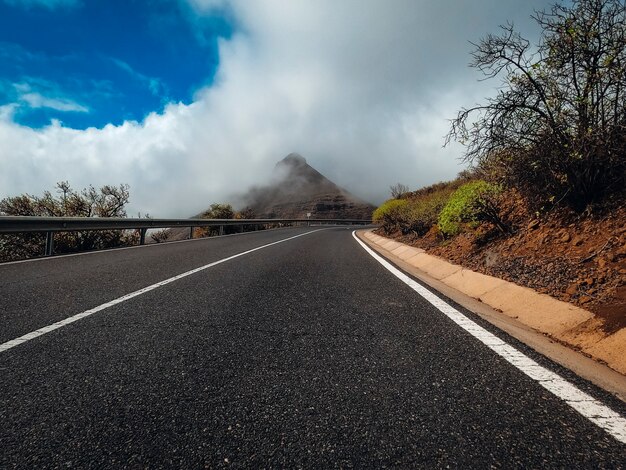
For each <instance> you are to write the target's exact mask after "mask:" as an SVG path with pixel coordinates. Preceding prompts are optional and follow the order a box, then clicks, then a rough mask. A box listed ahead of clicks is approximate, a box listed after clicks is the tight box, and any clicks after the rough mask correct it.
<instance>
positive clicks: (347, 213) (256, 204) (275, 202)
mask: <svg viewBox="0 0 626 470" xmlns="http://www.w3.org/2000/svg"><path fill="white" fill-rule="evenodd" d="M242 202H243V203H244V204H245V205H246V206H248V207H250V208H252V209H253V211H254V212H255V214H256V216H257V217H259V218H262V219H263V218H270V219H271V218H281V217H282V218H294V217H305V216H306V214H308V213H311V214H312V215H313V216H314V217H321V218H357V219H361V218H369V217H371V215H372V211H373V210H374V207H373V206H371V205H370V204H368V203H366V202H364V201H361V200H360V199H358V198H357V197H355V196H353V195H352V194H350V193H349V192H348V191H346V190H345V189H343V188H340V187H339V186H337V185H336V184H335V183H333V182H332V181H330V180H329V179H328V178H326V177H325V176H324V175H322V174H321V173H320V172H319V171H317V170H316V169H315V168H313V167H312V166H310V165H309V164H308V163H307V161H306V159H305V158H304V157H303V156H302V155H300V154H298V153H290V154H289V155H287V156H286V157H285V158H283V159H282V160H281V161H279V162H278V163H277V164H276V173H275V178H274V181H273V182H272V183H270V184H269V185H268V186H257V187H253V188H251V189H250V190H249V191H248V193H247V194H245V195H243V196H242Z"/></svg>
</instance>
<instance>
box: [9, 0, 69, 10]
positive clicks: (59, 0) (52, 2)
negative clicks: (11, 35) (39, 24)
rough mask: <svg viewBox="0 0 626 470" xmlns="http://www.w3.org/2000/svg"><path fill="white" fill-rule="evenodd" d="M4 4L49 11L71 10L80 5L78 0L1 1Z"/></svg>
mask: <svg viewBox="0 0 626 470" xmlns="http://www.w3.org/2000/svg"><path fill="white" fill-rule="evenodd" d="M3 1H4V3H6V4H8V5H11V6H18V7H23V8H33V7H44V8H48V9H49V10H55V9H57V8H71V7H76V6H79V5H80V3H81V2H80V0H3Z"/></svg>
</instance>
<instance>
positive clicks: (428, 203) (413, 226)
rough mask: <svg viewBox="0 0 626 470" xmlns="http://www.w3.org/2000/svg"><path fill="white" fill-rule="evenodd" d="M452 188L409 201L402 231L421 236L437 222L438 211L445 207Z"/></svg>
mask: <svg viewBox="0 0 626 470" xmlns="http://www.w3.org/2000/svg"><path fill="white" fill-rule="evenodd" d="M453 192H454V190H453V189H449V188H444V189H441V190H439V191H436V192H431V193H428V194H425V195H423V196H421V197H419V198H417V199H414V200H411V201H409V209H408V211H407V215H406V223H405V230H403V231H404V232H406V233H408V232H413V233H415V234H416V235H418V236H420V237H421V236H423V235H425V234H426V232H428V231H429V230H430V229H431V228H432V227H433V226H434V225H436V224H437V221H438V218H439V213H440V212H441V210H442V209H443V208H444V207H445V205H446V203H447V202H448V199H449V198H450V195H451V194H452V193H453Z"/></svg>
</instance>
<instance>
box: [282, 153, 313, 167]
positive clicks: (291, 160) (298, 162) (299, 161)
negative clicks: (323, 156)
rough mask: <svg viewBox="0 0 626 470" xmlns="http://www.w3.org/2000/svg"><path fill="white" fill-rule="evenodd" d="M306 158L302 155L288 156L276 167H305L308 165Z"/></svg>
mask: <svg viewBox="0 0 626 470" xmlns="http://www.w3.org/2000/svg"><path fill="white" fill-rule="evenodd" d="M306 164H307V162H306V158H304V157H303V156H302V155H300V154H299V153H295V152H294V153H290V154H289V155H287V156H286V157H285V158H283V159H282V160H281V161H279V162H278V163H277V164H276V166H283V165H285V166H291V167H296V166H304V165H306Z"/></svg>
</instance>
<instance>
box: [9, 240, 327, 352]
mask: <svg viewBox="0 0 626 470" xmlns="http://www.w3.org/2000/svg"><path fill="white" fill-rule="evenodd" d="M320 230H326V229H317V230H311V231H310V232H305V233H301V234H298V235H295V236H293V237H289V238H283V239H282V240H278V241H275V242H272V243H268V244H266V245H262V246H258V247H256V248H252V249H251V250H247V251H242V252H241V253H237V254H236V255H232V256H229V257H227V258H222V259H220V260H218V261H214V262H212V263H209V264H205V265H204V266H200V267H199V268H195V269H192V270H190V271H186V272H184V273H182V274H178V275H176V276H173V277H170V278H169V279H165V280H163V281H160V282H157V283H155V284H151V285H149V286H147V287H144V288H143V289H139V290H136V291H135V292H131V293H130V294H126V295H123V296H122V297H118V298H117V299H113V300H111V301H109V302H106V303H104V304H102V305H98V306H97V307H93V308H90V309H89V310H85V311H84V312H81V313H77V314H75V315H72V316H71V317H67V318H65V319H63V320H59V321H58V322H55V323H52V324H50V325H48V326H44V327H42V328H39V329H38V330H35V331H31V332H30V333H27V334H25V335H22V336H20V337H19V338H15V339H12V340H10V341H7V342H6V343H2V344H0V353H1V352H3V351H6V350H8V349H11V348H14V347H15V346H18V345H20V344H23V343H25V342H27V341H30V340H32V339H35V338H38V337H39V336H42V335H45V334H46V333H50V332H51V331H54V330H56V329H58V328H61V327H63V326H66V325H69V324H70V323H74V322H75V321H77V320H80V319H82V318H85V317H88V316H90V315H93V314H94V313H97V312H100V311H101V310H104V309H107V308H109V307H112V306H114V305H117V304H121V303H122V302H126V301H127V300H130V299H132V298H134V297H137V296H139V295H141V294H145V293H146V292H150V291H151V290H154V289H157V288H159V287H162V286H164V285H166V284H169V283H171V282H174V281H177V280H179V279H182V278H184V277H187V276H191V275H192V274H195V273H198V272H200V271H204V270H205V269H208V268H212V267H213V266H217V265H218V264H222V263H225V262H226V261H230V260H233V259H235V258H239V257H240V256H244V255H247V254H250V253H253V252H255V251H258V250H262V249H263V248H267V247H270V246H273V245H277V244H279V243H283V242H286V241H289V240H293V239H294V238H298V237H303V236H305V235H310V234H311V233H315V232H319V231H320Z"/></svg>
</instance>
